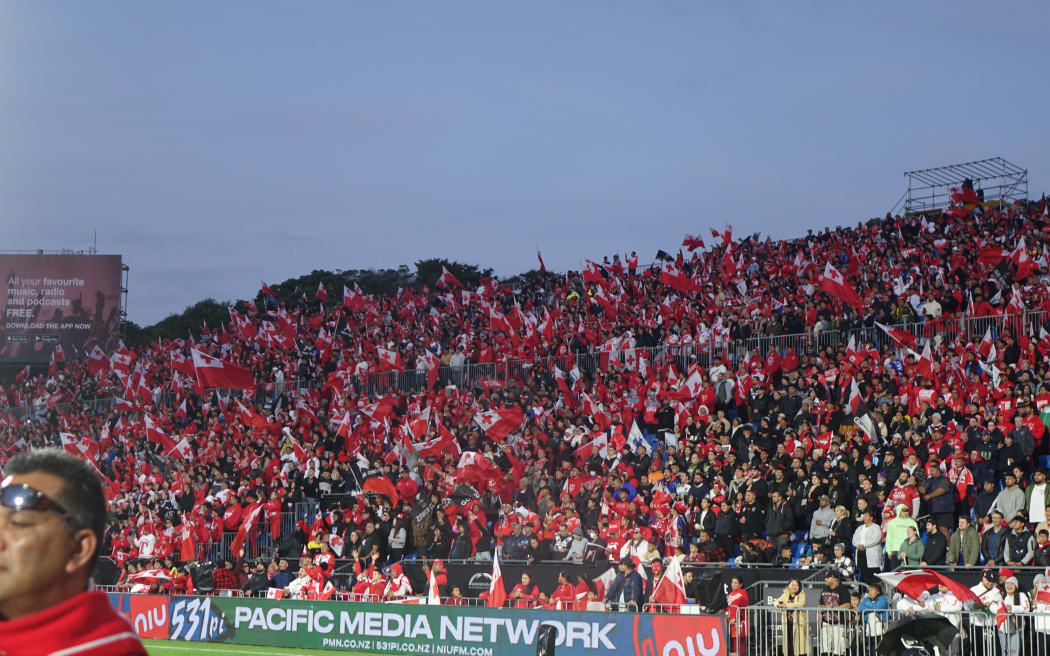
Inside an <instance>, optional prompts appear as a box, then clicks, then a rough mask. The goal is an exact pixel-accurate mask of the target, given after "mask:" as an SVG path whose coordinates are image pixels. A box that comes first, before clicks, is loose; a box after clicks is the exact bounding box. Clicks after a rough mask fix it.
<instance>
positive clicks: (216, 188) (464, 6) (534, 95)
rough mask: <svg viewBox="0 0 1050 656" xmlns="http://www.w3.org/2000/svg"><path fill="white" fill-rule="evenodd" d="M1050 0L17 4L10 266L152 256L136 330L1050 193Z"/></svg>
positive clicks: (10, 10)
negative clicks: (924, 186)
mask: <svg viewBox="0 0 1050 656" xmlns="http://www.w3.org/2000/svg"><path fill="white" fill-rule="evenodd" d="M1048 28H1050V3H1048V2H1046V1H1045V0H1041V1H1038V2H1001V3H999V2H997V3H956V2H922V3H914V2H909V3H900V4H892V3H864V4H863V5H861V4H860V3H783V2H768V3H754V2H728V3H705V2H695V1H690V2H663V1H661V2H613V1H608V0H603V1H594V2H582V1H576V2H565V1H558V2H544V1H540V2H527V3H526V2H514V3H510V2H466V1H461V2H430V3H407V2H399V3H391V2H368V3H365V2H350V1H339V2H317V1H310V2H266V1H258V0H252V1H250V2H248V1H232V0H231V1H223V2H214V1H211V2H203V1H201V2H192V1H191V2H185V1H180V2H141V1H140V0H129V1H125V2H110V1H98V0H92V1H91V2H83V1H67V2H56V1H50V0H17V1H15V0H2V1H0V249H36V248H44V249H59V248H85V247H87V246H90V245H91V243H92V237H93V233H94V231H96V230H97V232H98V246H99V250H100V252H103V253H119V254H122V255H123V256H124V261H125V263H126V264H128V265H129V266H130V267H131V272H130V294H129V299H128V310H129V318H130V319H131V320H133V321H135V322H138V323H140V324H150V323H153V322H155V321H157V320H159V319H161V318H163V317H165V316H167V315H168V314H171V313H172V312H178V311H181V310H182V309H183V308H184V307H185V306H187V305H189V304H191V303H193V302H195V301H198V300H200V299H202V298H206V297H213V298H217V299H219V300H234V299H238V298H250V297H252V296H254V294H255V293H256V292H257V290H258V289H259V284H260V279H265V280H266V281H267V282H271V283H276V282H280V281H282V280H284V279H286V278H288V277H291V276H297V275H301V274H303V273H308V272H309V271H310V270H312V269H337V268H338V269H355V268H369V267H377V268H381V267H395V266H397V265H399V264H408V265H411V264H412V263H413V262H414V261H416V260H419V259H423V258H429V257H447V258H449V259H454V260H459V261H463V262H468V263H476V264H480V265H482V266H490V267H493V268H494V269H495V271H496V273H497V274H500V275H511V274H514V273H518V272H520V271H524V270H528V269H531V268H534V267H535V266H536V265H537V262H536V247H537V246H538V247H539V248H540V249H542V251H543V255H544V259H545V261H546V263H547V266H548V268H549V269H551V270H555V271H563V270H565V269H570V268H571V269H578V268H579V267H580V262H581V261H582V259H584V258H593V259H600V258H601V257H602V256H603V255H606V254H612V253H614V252H624V251H628V252H629V251H630V250H632V249H633V250H637V251H638V252H639V254H640V255H641V257H642V261H643V262H648V261H650V260H651V257H652V255H653V254H654V253H655V252H656V250H657V249H660V248H662V249H666V250H670V251H675V250H677V248H678V247H679V244H680V243H681V240H682V236H683V235H684V234H685V233H687V232H690V233H695V232H703V233H704V234H705V235H706V236H709V233H708V230H707V228H708V227H709V226H710V227H715V228H719V229H721V228H722V227H723V226H724V225H725V224H726V223H731V224H732V225H733V226H734V230H735V232H736V234H738V235H740V234H743V233H750V232H754V231H761V232H762V233H763V235H765V234H771V235H772V236H774V237H790V236H797V235H800V234H804V233H805V231H806V230H807V229H809V228H813V229H819V228H823V227H825V226H829V225H830V226H835V225H841V224H851V223H855V222H856V221H857V220H859V219H865V218H868V217H871V216H881V215H882V214H884V213H885V212H886V211H887V210H889V209H890V207H891V206H892V205H893V204H894V202H895V201H896V200H897V199H898V197H899V196H900V195H901V193H902V191H903V190H904V188H905V181H904V178H903V177H902V175H901V174H902V172H903V171H905V170H907V169H915V168H925V167H931V166H939V165H943V164H950V163H955V162H963V161H969V160H974V159H981V158H986V157H994V156H1002V157H1005V158H1006V159H1008V160H1010V161H1012V162H1014V163H1016V164H1019V165H1021V166H1023V167H1027V168H1028V170H1029V180H1030V182H1029V194H1030V195H1031V196H1034V197H1039V196H1040V195H1041V194H1042V193H1043V192H1044V191H1046V190H1047V187H1048V186H1050V185H1048V181H1050V131H1048V129H1047V118H1046V117H1047V115H1048V114H1050V91H1048V82H1050V79H1048V73H1050V66H1048V65H1047V62H1048V61H1050V54H1048V48H1050V37H1048V36H1047V34H1048Z"/></svg>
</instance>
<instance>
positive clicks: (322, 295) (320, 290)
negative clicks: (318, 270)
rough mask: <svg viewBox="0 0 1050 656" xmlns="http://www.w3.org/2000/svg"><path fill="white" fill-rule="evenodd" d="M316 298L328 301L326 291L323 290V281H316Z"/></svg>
mask: <svg viewBox="0 0 1050 656" xmlns="http://www.w3.org/2000/svg"><path fill="white" fill-rule="evenodd" d="M317 300H319V301H321V302H322V303H328V292H327V291H325V288H324V283H323V282H319V283H317Z"/></svg>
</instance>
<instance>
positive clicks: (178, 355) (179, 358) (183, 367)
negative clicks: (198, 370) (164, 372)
mask: <svg viewBox="0 0 1050 656" xmlns="http://www.w3.org/2000/svg"><path fill="white" fill-rule="evenodd" d="M171 368H172V369H174V370H175V371H178V372H180V373H184V374H186V375H187V376H192V375H193V373H194V371H193V360H191V359H190V358H187V357H186V356H185V355H183V354H182V352H181V351H172V352H171Z"/></svg>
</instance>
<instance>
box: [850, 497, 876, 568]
mask: <svg viewBox="0 0 1050 656" xmlns="http://www.w3.org/2000/svg"><path fill="white" fill-rule="evenodd" d="M863 519H864V523H863V524H861V525H860V526H858V527H857V529H856V530H855V531H853V546H854V547H856V549H857V567H858V568H859V569H860V579H861V580H862V581H864V582H865V583H876V582H877V581H876V579H875V573H876V572H878V571H880V570H881V569H882V528H881V527H880V526H879V525H878V524H876V523H875V515H874V514H872V511H871V509H870V508H868V509H866V510H865V511H864V514H863Z"/></svg>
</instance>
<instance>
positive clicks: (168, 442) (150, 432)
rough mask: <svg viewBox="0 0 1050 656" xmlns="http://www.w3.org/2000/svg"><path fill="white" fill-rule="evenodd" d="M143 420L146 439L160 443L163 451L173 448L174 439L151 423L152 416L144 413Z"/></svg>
mask: <svg viewBox="0 0 1050 656" xmlns="http://www.w3.org/2000/svg"><path fill="white" fill-rule="evenodd" d="M145 421H146V439H147V440H149V441H150V442H154V443H156V444H159V445H161V446H162V447H163V448H164V450H165V451H171V450H172V449H173V448H175V440H173V439H171V438H170V437H168V435H167V434H166V433H165V432H164V431H162V430H161V429H159V428H157V426H156V425H155V424H154V423H153V417H151V416H149V415H146V417H145Z"/></svg>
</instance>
